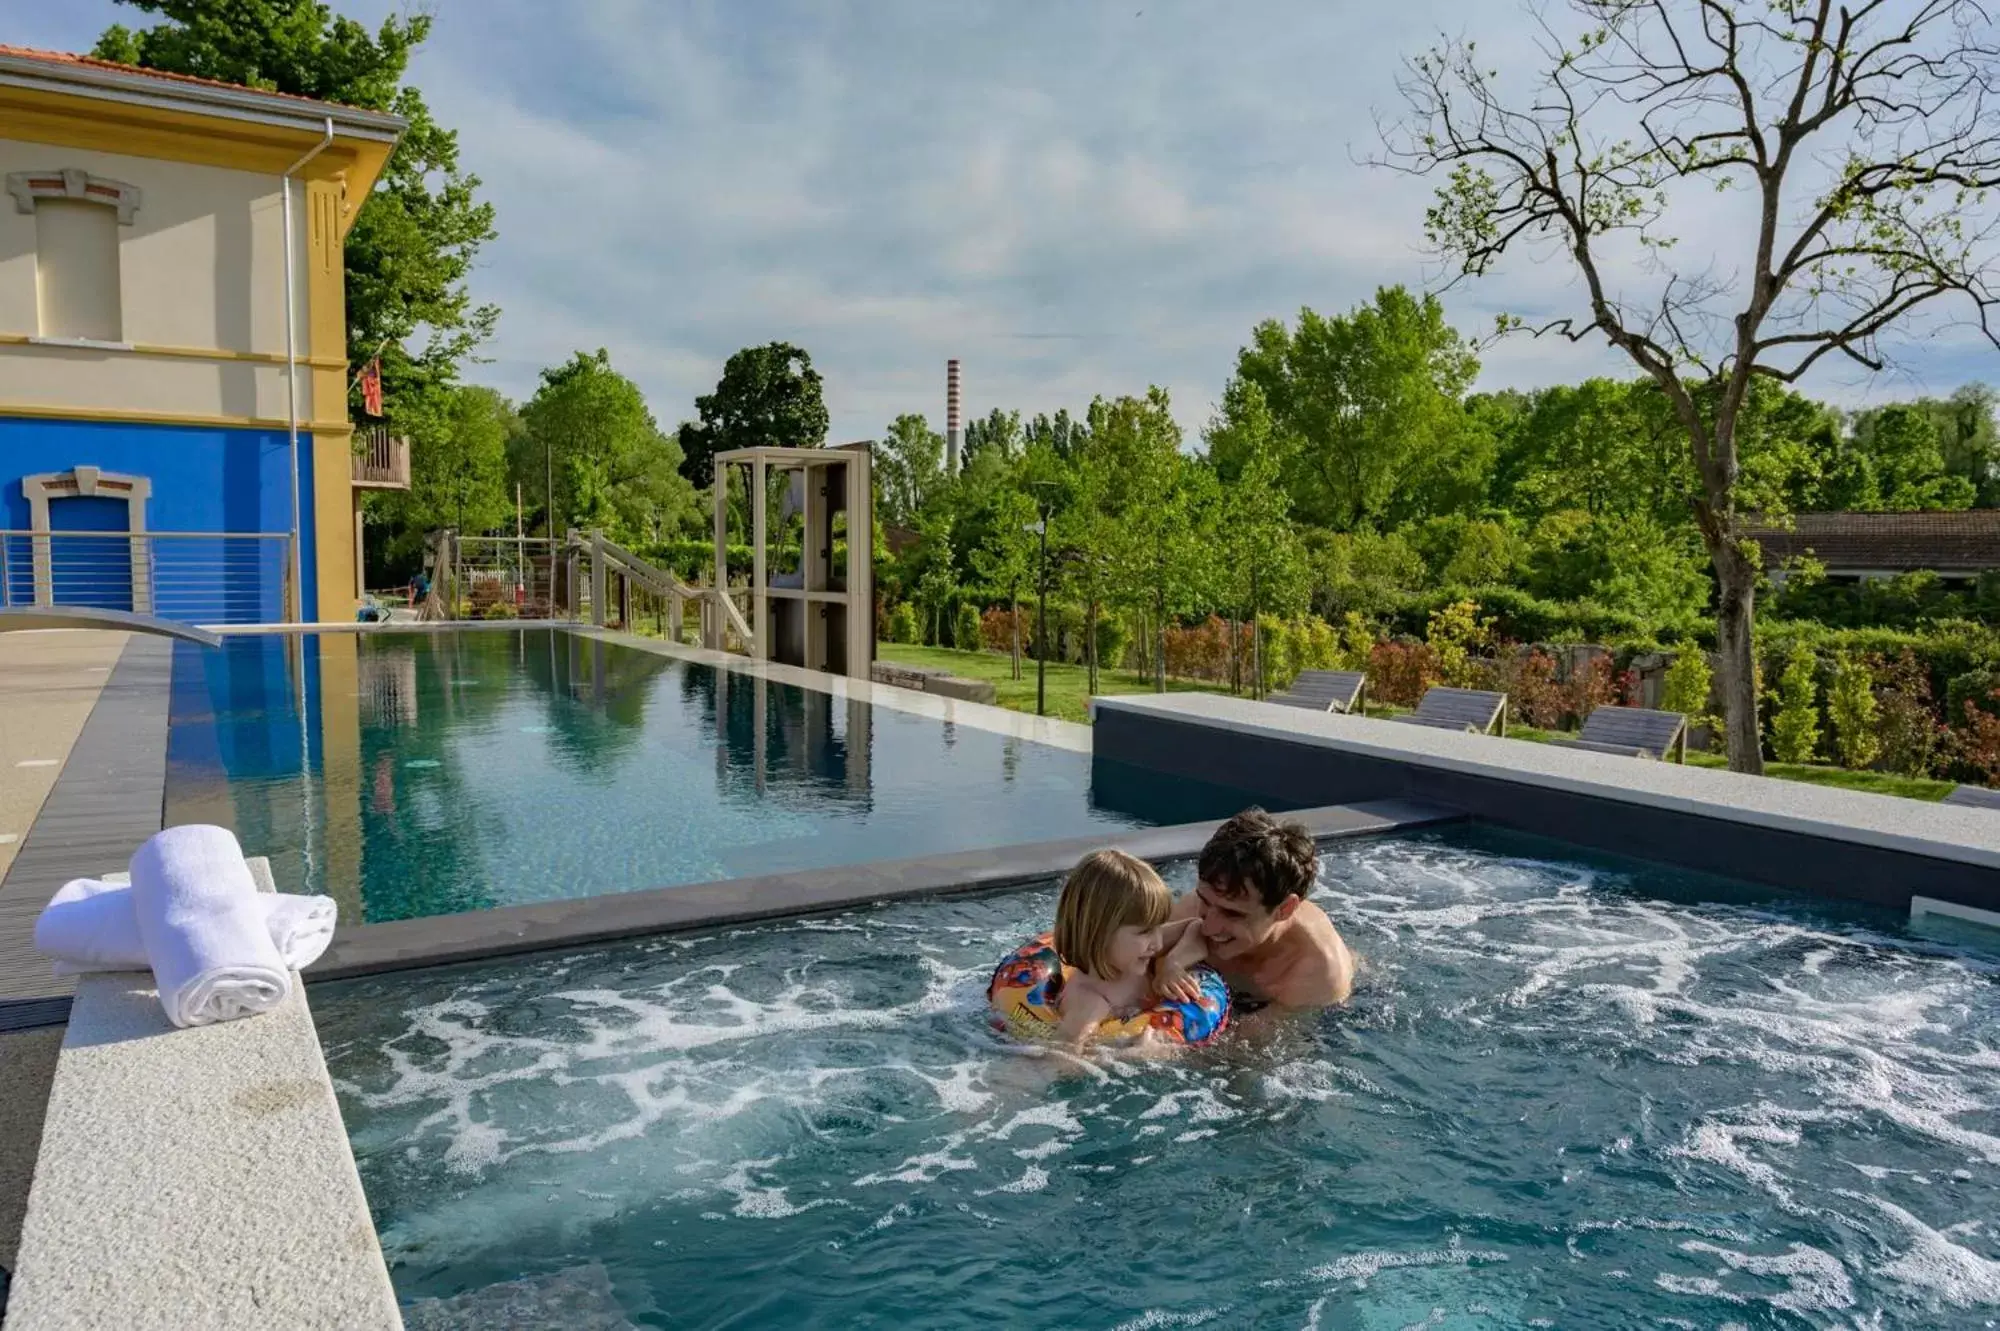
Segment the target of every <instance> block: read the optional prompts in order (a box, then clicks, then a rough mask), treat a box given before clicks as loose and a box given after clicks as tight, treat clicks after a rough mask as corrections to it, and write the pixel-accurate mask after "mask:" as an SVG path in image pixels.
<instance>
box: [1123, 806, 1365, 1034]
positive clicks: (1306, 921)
mask: <svg viewBox="0 0 2000 1331" xmlns="http://www.w3.org/2000/svg"><path fill="white" fill-rule="evenodd" d="M1196 875H1197V881H1196V883H1195V889H1194V891H1192V892H1190V893H1188V894H1187V895H1186V896H1184V897H1182V898H1181V899H1180V900H1179V901H1177V902H1175V903H1174V910H1173V914H1172V915H1171V916H1169V919H1174V920H1185V919H1194V920H1197V921H1199V923H1198V924H1197V925H1196V927H1195V928H1194V929H1192V930H1190V931H1189V933H1188V936H1187V938H1186V939H1185V940H1184V941H1183V942H1182V943H1181V944H1180V945H1179V946H1177V947H1175V948H1174V949H1173V950H1172V951H1171V952H1168V953H1166V954H1165V955H1163V956H1162V957H1161V958H1160V959H1159V960H1158V961H1157V962H1156V963H1155V976H1156V984H1157V986H1158V988H1159V989H1160V991H1161V992H1162V993H1165V994H1168V995H1170V996H1174V997H1179V996H1180V995H1181V992H1182V991H1183V990H1186V989H1191V988H1192V987H1193V983H1194V982H1193V980H1192V979H1191V977H1190V976H1189V974H1188V971H1189V968H1190V967H1191V966H1193V964H1194V963H1195V962H1197V961H1201V960H1204V959H1205V960H1206V961H1207V962H1208V964H1209V965H1211V966H1213V967H1215V969H1216V970H1218V971H1220V972H1221V973H1222V978H1223V979H1225V980H1227V981H1228V982H1229V989H1230V992H1231V994H1232V995H1233V997H1234V1000H1235V1006H1236V1011H1237V1012H1238V1013H1241V1014H1248V1013H1251V1012H1255V1011H1257V1010H1258V1009H1259V1008H1263V1007H1270V1006H1273V1005H1275V1006H1278V1007H1284V1008H1321V1007H1331V1006H1332V1005H1334V1004H1336V1003H1344V1002H1346V1001H1347V996H1348V994H1349V993H1350V992H1351V991H1352V990H1353V988H1354V955H1353V953H1351V952H1349V951H1348V950H1347V943H1346V942H1345V940H1343V939H1342V938H1341V936H1340V931H1339V930H1338V929H1335V928H1334V927H1333V921H1332V920H1330V919H1328V918H1327V915H1326V912H1325V911H1323V910H1321V909H1320V908H1319V907H1318V906H1316V905H1314V904H1313V903H1312V902H1310V901H1307V900H1306V896H1307V894H1308V893H1310V892H1311V891H1312V887H1313V883H1314V881H1315V880H1316V879H1317V878H1318V876H1319V848H1318V847H1317V846H1316V845H1314V843H1313V839H1312V835H1311V834H1310V833H1308V832H1307V831H1306V829H1305V828H1304V827H1302V826H1300V825H1299V824H1298V823H1287V822H1279V821H1278V820H1277V819H1276V818H1273V817H1272V816H1271V815H1270V814H1268V813H1265V812H1264V811H1263V810H1262V809H1246V810H1244V811H1243V812H1242V813H1239V814H1237V815H1236V816H1235V817H1234V818H1231V819H1230V820H1229V821H1228V822H1226V823H1224V824H1223V825H1222V826H1221V827H1219V828H1217V829H1216V831H1215V835H1214V836H1212V837H1210V838H1209V839H1208V844H1207V845H1206V846H1204V847H1203V848H1202V852H1201V859H1200V861H1199V862H1198V864H1197V866H1196Z"/></svg>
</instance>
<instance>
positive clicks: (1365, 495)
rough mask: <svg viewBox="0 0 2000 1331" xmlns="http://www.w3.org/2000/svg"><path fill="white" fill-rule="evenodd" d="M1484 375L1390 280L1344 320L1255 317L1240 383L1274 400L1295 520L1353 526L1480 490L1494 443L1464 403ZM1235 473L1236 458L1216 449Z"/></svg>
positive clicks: (1466, 349)
mask: <svg viewBox="0 0 2000 1331" xmlns="http://www.w3.org/2000/svg"><path fill="white" fill-rule="evenodd" d="M1478 372H1479V362H1478V360H1477V359H1476V358H1475V357H1474V355H1473V352H1472V348H1471V346H1470V345H1469V344H1468V343H1467V342H1466V341H1465V340H1464V339H1462V338H1461V337H1460V336H1459V335H1458V333H1457V332H1456V331H1455V330H1454V329H1452V328H1451V326H1450V325H1449V324H1447V323H1446V322H1445V317H1444V307H1443V306H1442V305H1441V304H1439V303H1438V301H1437V299H1436V297H1434V296H1424V297H1421V298H1419V297H1416V296H1412V295H1411V294H1410V293H1409V292H1408V291H1406V290H1404V289H1403V288H1402V287H1385V288H1383V289H1382V290H1380V291H1378V292H1377V293H1376V295H1375V300H1374V302H1373V303H1372V304H1369V305H1364V306H1360V307H1358V308H1357V309H1355V310H1354V311H1353V312H1352V313H1350V314H1348V315H1344V316H1336V317H1333V318H1325V317H1323V316H1321V315H1319V314H1317V313H1315V312H1314V311H1312V310H1310V309H1305V310H1301V311H1300V312H1299V320H1298V327H1297V328H1296V330H1293V329H1288V328H1287V327H1285V325H1283V324H1281V323H1278V322H1276V321H1275V320H1274V321H1269V322H1266V323H1263V324H1259V325H1258V326H1257V328H1256V330H1255V331H1254V332H1253V333H1252V334H1251V343H1250V345H1249V346H1247V347H1245V348H1243V350H1242V352H1241V353H1239V355H1238V357H1237V363H1236V377H1237V379H1238V380H1241V381H1245V382H1247V383H1251V384H1255V385H1256V386H1257V388H1258V389H1259V390H1261V391H1262V393H1263V396H1264V400H1265V402H1266V403H1267V404H1268V405H1269V409H1270V413H1271V419H1272V421H1273V423H1274V426H1275V434H1276V438H1277V439H1278V441H1279V443H1280V446H1281V449H1282V453H1281V461H1280V473H1281V476H1282V483H1283V485H1284V487H1285V489H1286V491H1287V492H1288V493H1289V494H1290V495H1291V499H1292V507H1293V509H1294V510H1295V511H1296V512H1297V513H1298V515H1299V517H1300V518H1301V520H1303V521H1305V522H1308V523H1311V524H1314V525H1319V526H1328V527H1332V528H1334V529H1335V530H1339V531H1350V530H1353V529H1354V528H1356V527H1358V526H1361V525H1363V524H1369V523H1376V522H1381V521H1384V520H1388V521H1391V522H1393V521H1395V520H1397V519H1399V518H1402V517H1419V516H1423V515H1425V514H1427V513H1430V512H1437V511H1444V510H1446V509H1449V508H1452V507H1456V506H1457V505H1458V504H1460V503H1462V502H1464V501H1465V500H1466V499H1468V498H1470V497H1472V496H1474V495H1476V494H1477V492H1478V491H1479V490H1480V489H1481V488H1482V485H1483V477H1484V472H1485V469H1486V466H1487V465H1488V461H1489V459H1488V457H1487V453H1488V451H1489V450H1490V446H1491V440H1490V438H1489V437H1487V436H1485V435H1483V434H1482V433H1481V432H1479V431H1476V430H1472V429H1470V428H1468V421H1467V418H1466V415H1465V413H1464V411H1463V410H1462V409H1461V407H1460V400H1461V398H1462V397H1463V396H1464V393H1465V390H1466V388H1467V387H1468V386H1470V384H1471V382H1472V380H1473V377H1474V376H1475V375H1477V374H1478ZM1216 467H1217V471H1218V473H1219V474H1220V475H1221V477H1222V478H1223V479H1224V480H1225V481H1228V480H1233V479H1234V478H1235V475H1236V473H1237V471H1238V470H1239V463H1238V459H1237V458H1236V457H1234V456H1233V455H1232V454H1231V453H1230V452H1229V451H1228V450H1227V449H1226V448H1218V449H1217V450H1216Z"/></svg>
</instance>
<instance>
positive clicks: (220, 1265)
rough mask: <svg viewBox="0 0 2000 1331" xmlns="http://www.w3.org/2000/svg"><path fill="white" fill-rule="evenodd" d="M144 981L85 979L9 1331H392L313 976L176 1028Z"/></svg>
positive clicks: (57, 1087)
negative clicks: (274, 999)
mask: <svg viewBox="0 0 2000 1331" xmlns="http://www.w3.org/2000/svg"><path fill="white" fill-rule="evenodd" d="M251 865H252V869H253V871H254V872H255V873H256V874H257V876H258V879H259V883H260V885H261V886H263V887H264V889H265V890H267V891H268V890H270V868H269V865H268V864H266V863H265V861H263V860H261V859H259V860H253V861H251ZM150 979H151V977H150V976H149V975H146V974H144V973H141V972H124V973H118V974H110V975H98V976H88V977H85V978H84V979H83V980H82V982H81V983H79V985H78V986H77V995H76V1001H75V1005H74V1006H73V1008H72V1009H71V1012H70V1022H69V1030H68V1032H67V1034H66V1036H65V1038H64V1040H63V1046H62V1052H61V1054H60V1055H59V1056H58V1058H57V1063H56V1073H55V1081H54V1084H53V1086H52V1088H51V1090H50V1094H49V1107H48V1115H47V1119H46V1121H45V1124H44V1127H43V1131H42V1148H41V1153H40V1155H39V1156H38V1157H37V1158H36V1162H35V1179H34V1185H33V1189H32V1191H31V1192H30V1193H29V1197H28V1214H27V1220H26V1223H25V1225H24V1226H23V1229H22V1234H21V1250H20V1260H19V1265H18V1267H17V1269H16V1270H15V1273H14V1282H13V1289H12V1292H11V1295H10V1301H9V1306H8V1310H7V1331H56V1329H57V1328H65V1329H66V1328H82V1327H118V1328H121V1331H152V1329H153V1328H158V1329H159V1331H194V1329H195V1328H211V1327H212V1328H216V1329H217V1331H223V1329H225V1328H227V1329H229V1331H237V1329H240V1328H244V1327H286V1328H298V1329H299V1331H375V1329H376V1328H380V1329H381V1331H397V1329H399V1328H401V1326H402V1319H401V1316H400V1314H399V1313H398V1311H397V1308H396V1295H395V1291H394V1289H393V1288H392V1287H391V1285H390V1283H389V1272H388V1268H387V1267H386V1266H385V1265H384V1263H383V1260H382V1250H381V1247H380V1245H379V1244H378V1242H377V1241H376V1237H375V1227H374V1223H373V1221H372V1220H371V1218H370V1216H369V1213H368V1201H367V1198H366V1196H365V1195H364V1194H363V1193H362V1190H361V1177H360V1174H359V1173H358V1172H357V1170H356V1169H355V1165H354V1155H353V1152H352V1151H351V1150H350V1149H349V1146H348V1142H347V1130H346V1128H345V1126H344V1125H343V1124H342V1122H341V1118H340V1108H339V1105H338V1103H337V1102H336V1101H335V1099H334V1094H333V1084H332V1082H331V1081H330V1080H329V1079H328V1077H327V1072H326V1062H325V1060H324V1058H323V1057H322V1056H321V1053H320V1045H319V1037H318V1034H317V1033H316V1031H315V1030H314V1028H313V1021H312V1013H311V1011H310V1009H309V1008H308V1007H307V1004H306V996H305V985H304V983H303V982H301V983H299V984H298V985H297V986H295V987H294V989H293V991H292V996H291V998H290V999H288V1000H287V1001H286V1002H285V1003H284V1004H283V1005H282V1006H280V1007H278V1008H277V1009H275V1010H273V1011H271V1012H268V1013H265V1014H263V1015H262V1016H257V1017H251V1018H248V1019H245V1020H242V1021H230V1022H222V1023H219V1024H217V1025H214V1026H200V1027H194V1028H191V1029H188V1030H176V1029H175V1028H174V1027H172V1026H171V1025H169V1024H168V1022H167V1018H166V1014H165V1013H164V1012H163V1011H162V1010H161V1008H160V1002H159V997H158V995H157V994H156V993H155V992H154V990H153V988H152V987H151V985H150V983H149V981H150Z"/></svg>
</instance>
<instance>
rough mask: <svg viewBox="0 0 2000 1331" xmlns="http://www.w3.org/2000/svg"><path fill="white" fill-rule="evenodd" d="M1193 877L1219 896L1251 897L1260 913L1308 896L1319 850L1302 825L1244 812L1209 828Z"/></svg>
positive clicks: (1257, 811)
mask: <svg viewBox="0 0 2000 1331" xmlns="http://www.w3.org/2000/svg"><path fill="white" fill-rule="evenodd" d="M1196 872H1197V873H1198V874H1200V876H1201V881H1202V882H1204V883H1207V884H1208V885H1209V886H1210V887H1212V888H1214V889H1215V890H1216V891H1218V892H1221V893H1223V894H1224V895H1225V896H1232V897H1238V896H1251V895H1254V896H1255V897H1256V898H1257V899H1258V900H1259V901H1261V902H1263V903H1264V909H1265V910H1276V909H1277V908H1278V907H1279V906H1281V905H1283V904H1284V900H1285V898H1286V897H1299V898H1301V899H1303V898H1305V897H1306V896H1309V895H1310V894H1311V892H1312V889H1313V883H1314V881H1315V880H1316V879H1318V877H1319V847H1318V846H1317V845H1316V844H1315V843H1314V841H1313V839H1312V834H1311V833H1310V832H1308V831H1306V829H1305V827H1304V826H1303V825H1302V824H1299V823H1294V822H1279V821H1278V820H1277V819H1276V818H1273V817H1272V816H1271V815H1270V814H1268V813H1265V812H1264V811H1263V810H1262V809H1257V808H1251V809H1245V810H1244V811H1243V812H1242V813H1239V814H1237V815H1236V816H1235V817H1234V818H1231V819H1230V820H1229V821H1228V822H1226V823H1224V824H1223V825H1222V826H1220V827H1218V828H1216V829H1215V835H1214V836H1212V837H1210V838H1209V839H1208V844H1207V845H1206V846H1203V847H1202V849H1201V859H1200V861H1199V862H1198V863H1197V865H1196Z"/></svg>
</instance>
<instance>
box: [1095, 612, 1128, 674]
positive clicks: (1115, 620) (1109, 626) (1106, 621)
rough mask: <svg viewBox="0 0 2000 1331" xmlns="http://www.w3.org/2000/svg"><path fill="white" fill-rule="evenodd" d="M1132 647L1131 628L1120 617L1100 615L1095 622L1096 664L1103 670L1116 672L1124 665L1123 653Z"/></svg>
mask: <svg viewBox="0 0 2000 1331" xmlns="http://www.w3.org/2000/svg"><path fill="white" fill-rule="evenodd" d="M1131 646H1132V626H1131V625H1129V624H1127V623H1126V622H1125V620H1124V617H1123V616H1120V615H1100V616H1099V617H1098V620H1097V664H1098V666H1099V667H1100V668H1102V669H1105V670H1117V669H1120V668H1121V667H1123V666H1124V664H1125V653H1126V652H1127V651H1128V650H1130V649H1131Z"/></svg>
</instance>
